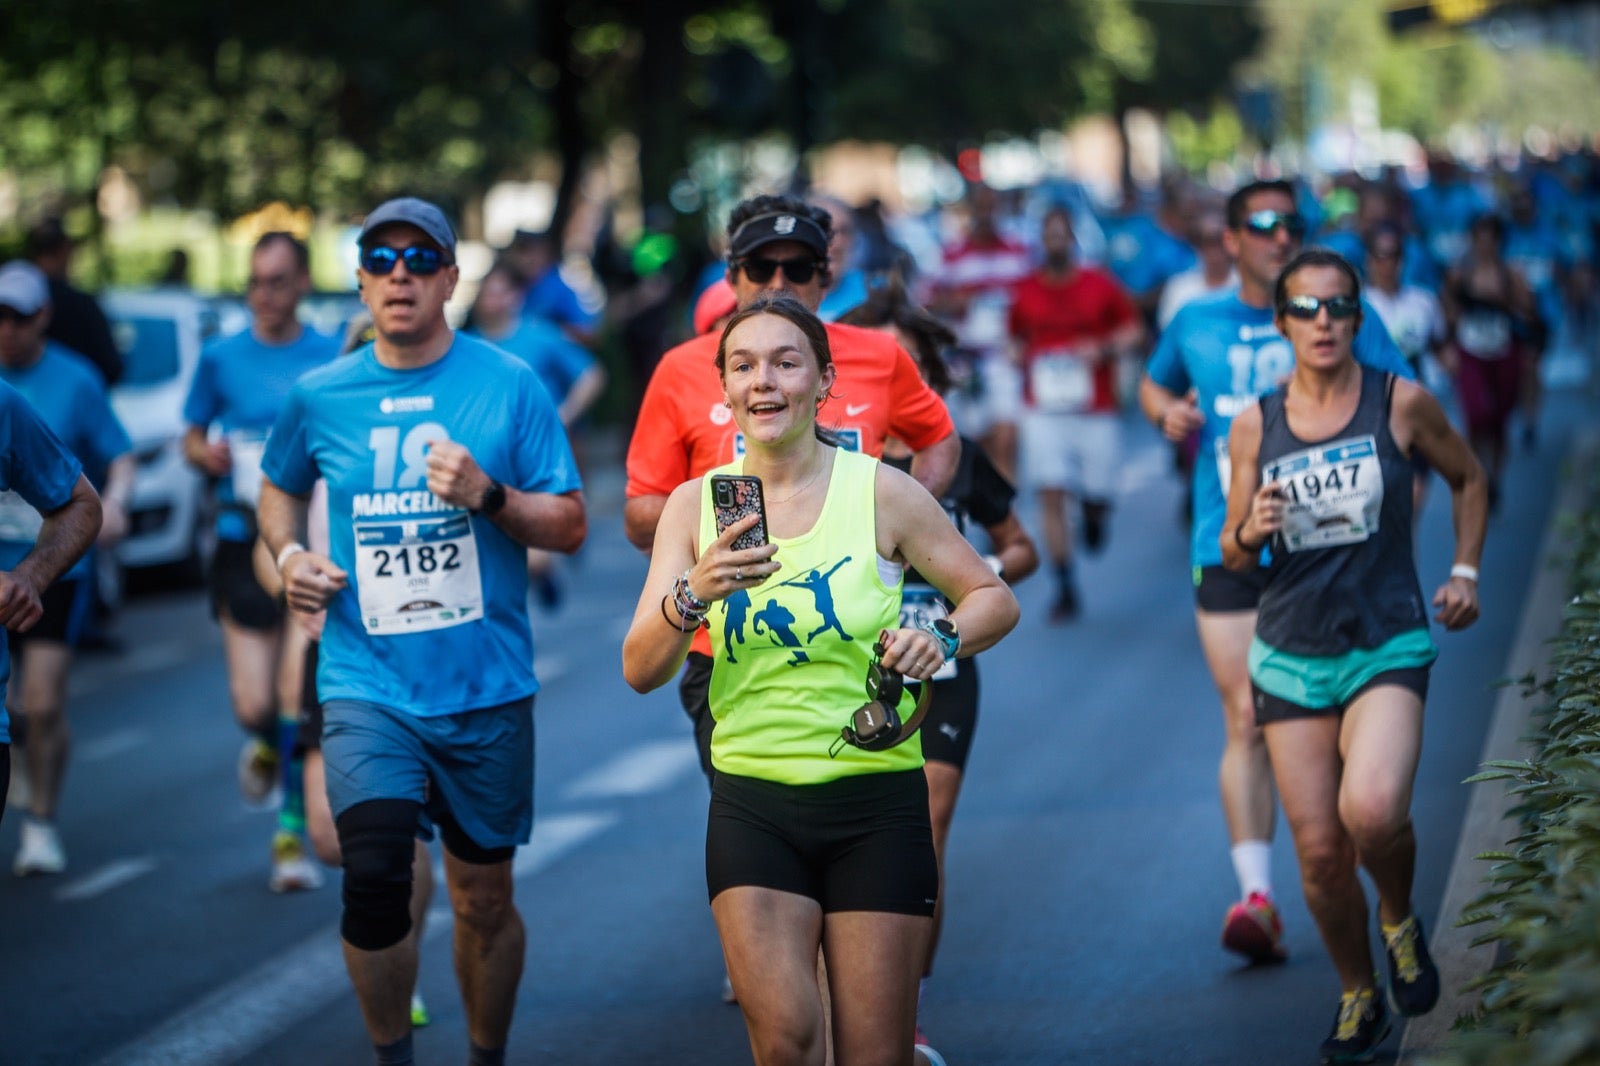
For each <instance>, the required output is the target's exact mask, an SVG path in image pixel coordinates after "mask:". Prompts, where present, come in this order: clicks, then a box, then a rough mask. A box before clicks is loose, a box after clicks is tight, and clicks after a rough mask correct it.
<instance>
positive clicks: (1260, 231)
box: [1139, 181, 1413, 962]
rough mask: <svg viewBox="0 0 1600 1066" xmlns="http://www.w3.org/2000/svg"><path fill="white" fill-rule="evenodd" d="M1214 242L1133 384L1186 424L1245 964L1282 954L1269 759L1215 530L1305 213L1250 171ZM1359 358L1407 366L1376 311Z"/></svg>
mask: <svg viewBox="0 0 1600 1066" xmlns="http://www.w3.org/2000/svg"><path fill="white" fill-rule="evenodd" d="M1227 224H1228V229H1227V232H1226V233H1225V234H1224V236H1223V242H1224V244H1225V246H1226V247H1227V249H1228V253H1229V254H1230V255H1231V256H1233V258H1234V261H1235V265H1236V267H1237V269H1238V274H1239V287H1238V289H1237V290H1235V291H1232V292H1228V293H1223V294H1219V295H1215V296H1209V297H1202V298H1201V299H1198V300H1196V301H1194V302H1193V303H1190V304H1189V305H1188V306H1186V307H1184V309H1183V310H1181V311H1179V312H1178V314H1177V316H1176V317H1175V318H1174V319H1173V320H1172V324H1171V325H1170V326H1169V327H1168V328H1167V330H1166V332H1165V333H1163V334H1162V335H1161V339H1160V341H1159V342H1158V344H1157V345H1156V350H1155V353H1154V354H1153V355H1151V357H1150V362H1149V365H1148V366H1147V367H1146V370H1145V376H1144V379H1143V381H1142V382H1141V383H1140V387H1139V402H1140V405H1141V407H1142V408H1143V409H1144V412H1145V415H1146V416H1147V417H1148V418H1149V419H1150V420H1151V421H1152V422H1153V423H1155V425H1156V427H1157V428H1158V429H1160V430H1161V431H1162V433H1163V434H1164V435H1165V436H1166V437H1167V438H1168V439H1169V440H1172V441H1181V440H1183V439H1185V438H1186V437H1188V436H1189V434H1191V433H1195V432H1198V434H1199V438H1200V448H1199V455H1198V456H1197V458H1196V460H1195V470H1194V481H1193V491H1194V517H1193V522H1192V528H1191V539H1190V564H1191V566H1192V567H1193V580H1194V586H1195V625H1196V628H1197V630H1198V631H1199V635H1200V645H1201V648H1202V649H1203V651H1204V652H1205V657H1206V663H1207V665H1208V666H1209V667H1210V669H1211V676H1212V680H1213V681H1214V682H1215V683H1216V686H1217V692H1218V694H1219V695H1220V696H1221V697H1222V708H1223V719H1224V724H1225V726H1226V738H1227V739H1226V743H1225V744H1224V746H1223V752H1222V764H1221V767H1220V769H1219V772H1218V778H1219V783H1220V786H1221V791H1222V808H1223V814H1224V817H1225V818H1226V820H1227V823H1228V836H1229V838H1230V840H1231V841H1232V857H1233V866H1234V872H1235V874H1236V876H1237V877H1238V879H1239V888H1240V895H1241V897H1242V898H1241V899H1240V901H1239V902H1238V903H1235V904H1233V905H1232V906H1231V907H1230V908H1229V910H1228V913H1227V917H1226V918H1225V920H1224V924H1223V933H1222V943H1223V946H1224V947H1226V948H1228V949H1229V950H1231V951H1235V952H1237V953H1239V954H1241V955H1243V956H1245V957H1246V958H1249V959H1251V960H1252V961H1256V962H1270V961H1277V960H1281V959H1283V958H1284V957H1285V956H1284V950H1283V945H1282V939H1283V926H1282V922H1281V921H1280V919H1279V917H1278V912H1277V908H1276V906H1275V905H1274V904H1273V902H1272V880H1271V842H1272V831H1273V822H1274V818H1275V803H1274V799H1273V786H1272V767H1271V765H1270V764H1269V762H1268V760H1267V752H1266V746H1265V743H1264V742H1263V740H1262V737H1261V730H1260V729H1259V728H1258V727H1257V726H1256V724H1255V710H1254V708H1253V706H1252V703H1251V698H1250V677H1249V673H1248V670H1247V665H1246V656H1247V653H1248V651H1249V646H1250V638H1251V636H1252V634H1253V633H1254V632H1255V619H1256V614H1255V610H1256V601H1257V599H1258V598H1259V595H1260V591H1261V582H1260V579H1259V577H1258V576H1256V574H1255V573H1254V572H1252V573H1250V574H1235V573H1233V572H1231V571H1228V570H1225V569H1224V568H1223V566H1222V550H1221V547H1220V546H1219V544H1218V541H1217V537H1218V535H1219V534H1220V532H1221V530H1222V519H1223V516H1224V514H1225V512H1226V509H1227V496H1226V484H1227V481H1228V477H1229V473H1230V470H1229V463H1228V451H1227V448H1228V428H1229V426H1230V425H1231V424H1232V421H1233V417H1234V416H1235V415H1236V414H1238V413H1239V412H1240V411H1241V410H1243V409H1244V408H1245V407H1247V406H1249V405H1251V404H1253V403H1255V401H1256V398H1257V397H1258V396H1260V395H1261V394H1263V393H1265V392H1268V391H1270V390H1271V389H1273V388H1275V387H1276V386H1277V385H1278V383H1279V382H1280V381H1281V380H1283V378H1285V377H1286V376H1288V374H1289V373H1290V372H1291V371H1292V370H1293V369H1294V352H1293V351H1292V350H1291V349H1290V347H1289V344H1288V342H1287V341H1285V340H1284V339H1283V336H1282V335H1281V334H1280V333H1279V332H1278V329H1277V327H1276V326H1275V325H1274V324H1273V308H1272V290H1273V286H1274V285H1275V284H1276V282H1277V279H1278V272H1279V271H1281V270H1282V269H1283V266H1284V264H1285V263H1287V262H1288V261H1289V259H1290V257H1291V256H1293V255H1294V254H1295V252H1297V251H1298V250H1299V245H1300V238H1301V237H1302V236H1303V235H1304V233H1305V221H1304V220H1303V219H1302V218H1301V216H1300V215H1299V214H1298V212H1297V211H1296V210H1295V198H1294V188H1293V186H1291V185H1290V184H1289V183H1287V182H1283V181H1258V182H1253V183H1251V184H1249V185H1245V186H1244V187H1242V188H1241V189H1239V190H1238V191H1237V192H1235V193H1234V194H1233V195H1232V196H1231V197H1230V198H1229V199H1228V204H1227ZM1355 350H1356V357H1357V358H1358V359H1360V360H1361V361H1362V362H1365V363H1369V364H1371V365H1373V366H1377V367H1380V368H1382V369H1384V370H1390V371H1393V372H1395V373H1397V374H1400V375H1402V376H1405V377H1411V376H1413V375H1412V374H1411V372H1410V370H1409V368H1408V367H1407V365H1406V362H1405V359H1404V357H1403V356H1402V355H1401V354H1400V352H1399V349H1397V348H1396V347H1395V345H1394V342H1393V341H1392V340H1390V339H1389V335H1388V333H1386V332H1385V331H1384V328H1383V325H1382V322H1381V320H1380V319H1379V318H1378V316H1377V315H1376V314H1368V315H1366V316H1365V317H1364V319H1363V321H1362V327H1361V331H1360V333H1359V334H1357V336H1356V339H1355Z"/></svg>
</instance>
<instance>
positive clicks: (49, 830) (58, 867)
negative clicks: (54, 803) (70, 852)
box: [11, 818, 67, 877]
mask: <svg viewBox="0 0 1600 1066" xmlns="http://www.w3.org/2000/svg"><path fill="white" fill-rule="evenodd" d="M66 868H67V853H66V852H64V851H62V850H61V838H60V837H59V836H57V835H56V827H55V826H53V825H50V824H48V823H45V822H36V821H34V820H33V819H32V818H24V819H23V820H22V838H21V847H19V848H17V857H16V859H15V861H13V862H12V864H11V871H12V872H13V873H15V874H16V875H17V876H18V877H27V876H28V875H29V874H58V873H60V872H61V871H62V870H65V869H66Z"/></svg>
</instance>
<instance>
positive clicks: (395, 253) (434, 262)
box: [361, 244, 450, 277]
mask: <svg viewBox="0 0 1600 1066" xmlns="http://www.w3.org/2000/svg"><path fill="white" fill-rule="evenodd" d="M400 262H403V263H405V265H406V273H408V274H416V275H417V276H418V277H426V276H427V275H429V274H437V273H439V271H440V270H441V269H443V268H444V267H447V266H449V265H450V264H449V262H448V261H446V259H445V257H444V253H443V252H441V251H439V249H437V248H429V247H428V246H427V245H425V244H413V245H412V246H411V247H409V248H390V247H388V246H387V245H383V244H378V245H374V246H372V247H371V248H363V249H361V269H362V270H365V271H366V272H367V273H368V274H389V273H392V272H393V271H394V265H395V264H396V263H400Z"/></svg>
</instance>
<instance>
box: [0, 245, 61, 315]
mask: <svg viewBox="0 0 1600 1066" xmlns="http://www.w3.org/2000/svg"><path fill="white" fill-rule="evenodd" d="M49 302H50V283H49V282H48V281H46V280H45V277H44V272H43V271H42V270H40V269H39V268H38V267H36V266H34V265H33V264H32V263H30V262H28V261H27V260H26V259H13V260H12V261H11V262H9V263H7V264H6V265H5V266H3V267H0V306H3V307H9V308H11V309H12V310H13V311H15V312H17V313H18V314H21V315H32V314H36V313H38V311H39V309H40V308H41V307H43V306H45V305H46V304H48V303H49Z"/></svg>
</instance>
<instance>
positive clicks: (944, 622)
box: [922, 618, 961, 662]
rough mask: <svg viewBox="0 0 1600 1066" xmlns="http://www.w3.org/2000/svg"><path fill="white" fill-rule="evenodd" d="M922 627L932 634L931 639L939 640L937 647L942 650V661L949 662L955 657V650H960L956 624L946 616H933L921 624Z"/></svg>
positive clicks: (958, 631) (959, 634)
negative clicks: (932, 618) (929, 620)
mask: <svg viewBox="0 0 1600 1066" xmlns="http://www.w3.org/2000/svg"><path fill="white" fill-rule="evenodd" d="M922 628H923V629H925V630H927V631H928V632H929V633H932V634H933V639H934V640H937V641H938V642H939V647H940V648H941V649H942V650H943V651H944V661H945V662H949V661H950V660H951V659H954V658H955V657H956V652H958V651H960V650H961V631H960V630H959V629H957V628H956V624H955V623H954V622H952V621H950V619H948V618H935V619H934V620H933V621H931V622H928V623H926V624H924V625H923V627H922Z"/></svg>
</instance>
